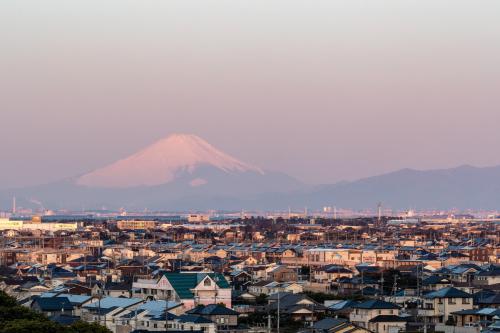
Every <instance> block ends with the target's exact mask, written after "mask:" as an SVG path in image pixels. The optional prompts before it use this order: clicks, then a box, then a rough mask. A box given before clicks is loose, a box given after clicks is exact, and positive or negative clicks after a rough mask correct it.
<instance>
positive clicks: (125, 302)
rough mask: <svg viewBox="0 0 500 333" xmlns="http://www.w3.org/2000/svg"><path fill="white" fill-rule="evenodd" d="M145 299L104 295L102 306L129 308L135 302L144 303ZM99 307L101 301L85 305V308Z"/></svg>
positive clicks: (106, 307) (107, 307)
mask: <svg viewBox="0 0 500 333" xmlns="http://www.w3.org/2000/svg"><path fill="white" fill-rule="evenodd" d="M142 302H143V300H142V299H140V298H122V297H104V298H103V299H101V302H100V308H101V309H109V308H127V307H129V306H132V305H134V304H138V303H142ZM98 307H99V301H96V302H94V303H91V304H88V305H85V306H84V308H87V309H93V308H98Z"/></svg>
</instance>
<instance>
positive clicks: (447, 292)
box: [424, 287, 472, 299]
mask: <svg viewBox="0 0 500 333" xmlns="http://www.w3.org/2000/svg"><path fill="white" fill-rule="evenodd" d="M424 298H430V299H433V298H472V295H471V294H469V293H466V292H465V291H462V290H460V289H457V288H454V287H446V288H442V289H439V290H437V291H433V292H430V293H428V294H426V295H424Z"/></svg>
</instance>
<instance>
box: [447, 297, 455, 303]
mask: <svg viewBox="0 0 500 333" xmlns="http://www.w3.org/2000/svg"><path fill="white" fill-rule="evenodd" d="M448 304H457V302H456V301H455V299H454V298H448Z"/></svg>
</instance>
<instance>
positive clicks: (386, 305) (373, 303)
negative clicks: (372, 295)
mask: <svg viewBox="0 0 500 333" xmlns="http://www.w3.org/2000/svg"><path fill="white" fill-rule="evenodd" d="M352 307H353V308H354V309H399V306H398V305H396V304H394V303H390V302H386V301H382V300H379V299H372V300H369V301H366V302H362V303H358V304H354V305H353V306H352Z"/></svg>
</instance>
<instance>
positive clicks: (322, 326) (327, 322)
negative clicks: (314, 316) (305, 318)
mask: <svg viewBox="0 0 500 333" xmlns="http://www.w3.org/2000/svg"><path fill="white" fill-rule="evenodd" d="M346 322H347V320H346V319H337V318H331V317H329V318H325V319H322V320H320V321H317V322H316V323H314V325H313V329H315V330H330V329H332V328H335V327H338V326H340V325H343V324H345V323H346Z"/></svg>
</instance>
